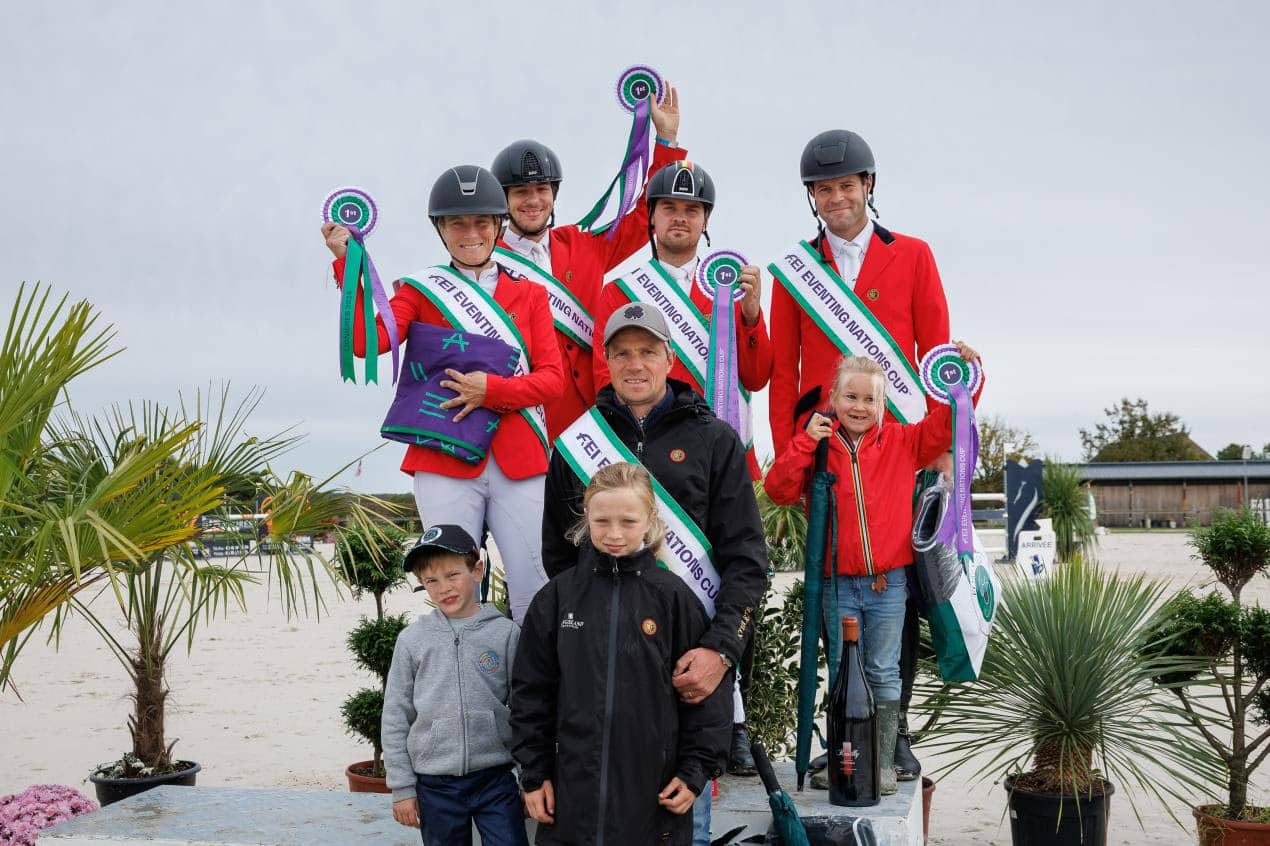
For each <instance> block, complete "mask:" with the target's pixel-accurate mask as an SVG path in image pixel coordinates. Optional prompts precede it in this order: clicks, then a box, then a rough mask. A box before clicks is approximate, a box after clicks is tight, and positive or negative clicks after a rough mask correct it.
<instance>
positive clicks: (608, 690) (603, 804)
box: [595, 561, 622, 846]
mask: <svg viewBox="0 0 1270 846" xmlns="http://www.w3.org/2000/svg"><path fill="white" fill-rule="evenodd" d="M620 575H621V574H620V573H619V571H618V569H617V562H616V561H614V562H613V596H612V600H611V601H612V605H611V606H610V607H609V654H608V659H607V663H608V668H607V670H606V672H605V681H604V728H603V731H602V733H601V738H602V740H601V745H600V807H599V815H598V818H597V823H596V832H595V844H596V846H604V817H605V812H606V811H607V809H608V792H609V740H610V738H611V736H612V733H613V695H614V677H615V676H616V675H617V623H618V620H617V617H618V610H619V609H620V607H621V599H622V580H621V578H620Z"/></svg>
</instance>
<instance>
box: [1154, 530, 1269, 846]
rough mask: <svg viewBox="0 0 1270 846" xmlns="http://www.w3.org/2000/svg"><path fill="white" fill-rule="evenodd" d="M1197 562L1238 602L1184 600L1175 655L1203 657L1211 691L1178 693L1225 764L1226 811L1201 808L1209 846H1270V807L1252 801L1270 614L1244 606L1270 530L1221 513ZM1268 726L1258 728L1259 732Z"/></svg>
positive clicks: (1263, 748) (1196, 540) (1263, 721)
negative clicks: (1250, 784)
mask: <svg viewBox="0 0 1270 846" xmlns="http://www.w3.org/2000/svg"><path fill="white" fill-rule="evenodd" d="M1191 538H1192V540H1191V542H1192V544H1193V545H1194V546H1195V549H1196V554H1197V557H1198V558H1200V559H1201V560H1202V561H1203V562H1204V563H1205V564H1206V565H1208V567H1209V569H1211V570H1212V571H1213V575H1214V576H1215V577H1216V579H1217V582H1218V583H1219V584H1221V585H1222V587H1224V588H1225V589H1226V591H1227V592H1228V593H1229V595H1230V598H1229V599H1227V598H1226V597H1224V596H1222V595H1221V594H1220V593H1219V592H1217V591H1216V590H1214V591H1212V592H1211V593H1209V594H1208V595H1207V596H1204V597H1198V596H1195V595H1194V594H1192V593H1190V592H1186V593H1184V594H1182V595H1181V596H1179V597H1178V599H1177V601H1176V603H1175V606H1176V611H1177V614H1176V616H1175V617H1174V618H1173V631H1174V634H1175V636H1176V637H1175V640H1174V641H1173V645H1172V651H1174V652H1176V653H1182V654H1194V655H1199V656H1201V657H1202V659H1203V662H1204V666H1203V669H1202V671H1201V672H1200V673H1199V674H1198V680H1199V681H1201V682H1203V683H1204V686H1203V687H1183V686H1178V687H1176V688H1174V690H1175V693H1176V695H1177V697H1178V700H1179V701H1180V702H1181V704H1182V706H1183V707H1184V708H1185V710H1186V715H1187V717H1188V718H1189V719H1190V721H1191V722H1192V723H1193V724H1194V726H1195V728H1196V729H1197V730H1198V731H1200V732H1201V733H1202V734H1203V736H1204V739H1205V740H1206V741H1207V742H1208V744H1209V746H1211V747H1212V750H1213V752H1214V753H1215V754H1216V755H1217V756H1218V757H1219V758H1220V759H1221V762H1222V765H1223V768H1224V770H1225V772H1224V774H1223V775H1224V776H1225V777H1224V778H1222V779H1221V780H1220V782H1219V783H1220V784H1222V785H1223V786H1224V787H1225V792H1226V802H1225V803H1224V804H1204V805H1199V806H1197V807H1196V808H1195V809H1194V815H1195V819H1196V823H1197V829H1198V833H1199V842H1200V844H1201V846H1220V845H1221V844H1241V846H1242V844H1250V845H1252V846H1255V844H1270V808H1260V807H1255V806H1253V805H1251V804H1249V802H1248V780H1249V779H1250V778H1251V777H1252V774H1253V772H1254V771H1255V770H1256V769H1257V767H1259V766H1260V765H1261V764H1262V763H1263V762H1264V761H1265V760H1266V757H1267V755H1270V728H1264V727H1265V726H1266V725H1268V724H1270V689H1268V688H1267V684H1268V683H1270V611H1268V610H1266V609H1264V608H1261V607H1260V606H1257V605H1245V604H1243V602H1242V601H1241V595H1242V593H1243V590H1244V588H1246V587H1247V586H1248V583H1249V582H1250V581H1252V579H1253V578H1254V577H1256V576H1257V575H1258V574H1262V573H1265V572H1266V570H1267V567H1270V528H1267V527H1266V524H1265V523H1264V522H1262V520H1261V518H1260V517H1259V516H1257V515H1256V514H1254V513H1252V512H1251V511H1248V510H1247V509H1242V510H1239V511H1222V512H1219V513H1218V514H1217V515H1216V517H1215V519H1214V520H1213V522H1212V524H1211V525H1209V526H1207V527H1204V528H1199V529H1196V530H1195V531H1194V532H1192V535H1191ZM1250 724H1259V725H1260V726H1262V728H1260V729H1256V728H1255V726H1254V725H1250Z"/></svg>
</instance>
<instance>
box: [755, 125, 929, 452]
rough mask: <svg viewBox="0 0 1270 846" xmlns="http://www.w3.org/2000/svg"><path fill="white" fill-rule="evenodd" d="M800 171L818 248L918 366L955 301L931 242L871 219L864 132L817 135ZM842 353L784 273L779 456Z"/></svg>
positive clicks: (776, 413) (777, 355)
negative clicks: (807, 399) (806, 398)
mask: <svg viewBox="0 0 1270 846" xmlns="http://www.w3.org/2000/svg"><path fill="white" fill-rule="evenodd" d="M801 171H802V180H803V186H804V188H805V189H806V191H807V198H808V203H809V204H810V205H811V208H812V213H813V215H815V216H816V218H817V224H818V227H817V232H816V237H815V238H814V239H813V240H812V241H811V244H810V246H811V247H812V249H813V250H814V252H815V253H816V255H818V257H819V258H820V260H821V261H822V262H823V263H824V264H825V265H827V266H828V267H830V268H832V269H833V272H834V273H835V274H837V275H838V276H839V277H841V279H842V281H843V282H844V283H846V285H847V286H848V287H849V288H851V290H853V291H854V292H855V294H856V296H857V297H859V299H860V300H861V301H862V302H863V303H864V305H865V306H866V307H867V308H868V310H869V312H871V313H872V316H873V317H874V318H875V319H876V320H877V321H878V322H879V323H881V325H882V326H883V327H884V328H885V329H886V331H887V332H889V333H890V336H891V338H892V339H893V340H894V342H895V345H896V347H898V349H899V352H900V353H901V354H902V355H903V357H904V359H905V360H906V361H907V363H908V364H909V365H910V366H911V367H913V368H914V369H915V368H916V366H917V363H918V362H919V361H921V358H922V356H923V355H925V354H926V352H927V351H928V350H930V349H931V347H935V346H938V345H939V344H944V343H947V342H948V339H949V334H948V301H947V300H946V299H945V298H944V288H943V285H942V284H941V283H940V280H939V270H938V268H936V267H935V257H934V256H933V255H932V254H931V251H930V247H929V246H927V244H926V242H925V241H922V240H920V239H918V238H913V237H911V236H908V235H901V234H899V233H898V232H891V231H889V230H887V229H884V228H882V227H881V226H879V225H878V224H877V223H876V222H875V221H874V220H872V219H871V218H870V217H869V210H870V209H872V208H873V189H874V186H875V184H876V180H877V172H876V167H875V165H874V160H873V151H872V150H870V149H869V145H868V144H866V143H865V141H864V139H863V138H861V137H860V136H859V135H857V134H856V133H854V132H848V131H847V130H843V129H832V130H829V131H828V132H822V133H820V134H819V135H817V136H816V137H815V138H813V139H811V141H810V142H808V144H807V146H806V148H805V149H804V150H803V155H802V166H801ZM843 352H844V350H843V349H842V347H841V346H840V344H838V343H835V341H834V339H832V338H830V337H829V336H828V335H826V334H825V331H824V330H823V329H822V328H821V326H820V324H819V323H818V322H817V321H816V319H815V317H814V316H813V314H811V313H809V311H808V310H807V309H805V308H804V307H803V306H802V305H801V304H800V302H799V300H798V299H796V294H795V293H791V291H790V289H789V287H788V286H786V285H785V284H782V280H780V279H779V278H778V279H777V284H776V285H775V289H774V290H773V291H772V388H771V391H769V393H768V421H769V423H770V424H771V427H772V445H773V447H774V448H775V451H776V454H777V455H778V456H779V455H780V454H781V453H782V452H784V450H785V447H786V446H788V444H789V441H790V439H791V438H792V437H793V436H794V432H795V426H796V422H795V420H794V407H795V405H796V404H797V403H798V399H799V398H800V397H802V396H803V395H805V394H806V393H807V392H808V391H809V390H811V389H813V388H816V387H819V388H820V392H821V397H822V398H827V397H828V396H829V389H830V387H832V381H833V374H834V371H835V368H836V367H837V365H838V361H839V359H841V358H842V355H843ZM919 416H920V415H919ZM907 422H910V423H911V422H915V420H909V421H907Z"/></svg>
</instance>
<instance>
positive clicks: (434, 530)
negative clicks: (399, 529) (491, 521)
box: [402, 523, 479, 572]
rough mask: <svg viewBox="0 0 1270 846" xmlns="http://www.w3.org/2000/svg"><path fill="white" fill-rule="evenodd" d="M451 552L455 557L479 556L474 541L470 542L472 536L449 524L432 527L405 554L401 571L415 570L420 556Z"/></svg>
mask: <svg viewBox="0 0 1270 846" xmlns="http://www.w3.org/2000/svg"><path fill="white" fill-rule="evenodd" d="M438 551H439V552H453V553H455V554H457V555H467V554H469V553H475V554H479V550H477V548H476V541H474V540H472V536H471V535H469V534H468V533H467V532H465V531H463V529H462V528H461V527H459V526H455V525H453V524H451V523H441V524H439V525H436V526H432V527H431V528H429V529H428V530H427V531H425V532H424V533H423V534H422V535H420V536H419V542H418V543H416V544H415V545H414V547H413V548H412V549H411V550H410V551H409V552H407V553H406V560H405V561H404V562H403V564H402V569H404V570H405V571H406V572H411V571H413V570H414V568H415V562H416V561H417V560H418V559H419V557H420V556H426V555H428V554H430V553H434V552H438Z"/></svg>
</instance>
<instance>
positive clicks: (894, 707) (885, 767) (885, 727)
mask: <svg viewBox="0 0 1270 846" xmlns="http://www.w3.org/2000/svg"><path fill="white" fill-rule="evenodd" d="M877 706H878V769H880V770H881V771H882V772H881V776H882V789H881V792H882V795H883V796H890V795H891V794H893V793H894V792H895V791H896V790H897V789H898V788H897V787H896V784H895V735H896V733H897V732H898V731H899V729H900V702H899V700H898V699H892V700H882V699H879V700H878V703H877Z"/></svg>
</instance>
